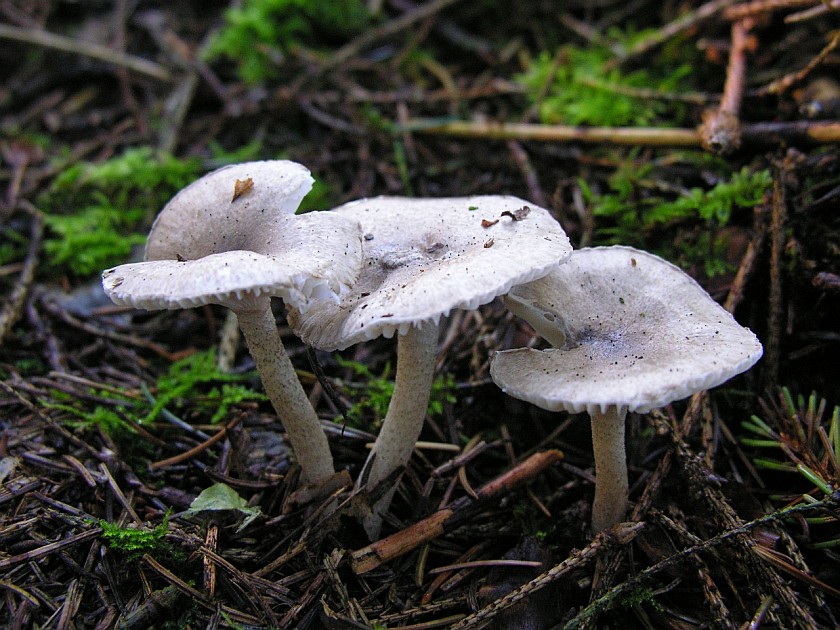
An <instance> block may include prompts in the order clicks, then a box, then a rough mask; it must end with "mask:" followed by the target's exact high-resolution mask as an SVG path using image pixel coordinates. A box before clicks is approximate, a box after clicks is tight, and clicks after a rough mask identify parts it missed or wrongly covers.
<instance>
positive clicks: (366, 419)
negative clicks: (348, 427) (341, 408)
mask: <svg viewBox="0 0 840 630" xmlns="http://www.w3.org/2000/svg"><path fill="white" fill-rule="evenodd" d="M336 360H337V361H338V364H339V365H340V366H341V367H345V368H350V369H351V370H353V372H354V374H355V375H356V376H357V377H359V378H361V379H362V380H364V381H365V383H364V385H363V386H362V391H361V394H360V396H359V398H358V400H356V402H354V403H353V405H352V406H351V407H350V409H348V411H347V418H348V419H349V420H350V421H351V423H353V426H357V427H360V428H363V429H366V430H378V429H379V427H381V426H382V420H383V419H384V418H385V414H386V413H387V412H388V405H389V404H390V402H391V397H392V396H393V394H394V381H392V380H391V379H390V376H391V366H390V364H387V365H386V366H385V369H384V370H383V372H382V374H380V375H378V376H377V375H375V374H373V372H371V371H370V369H369V368H368V367H367V366H365V365H363V364H362V363H359V362H357V361H349V360H347V359H343V358H341V357H340V356H338V357H336ZM454 391H455V379H454V378H453V377H452V375H451V374H441V375H440V376H438V377H437V378H436V379H435V380H434V382H433V383H432V391H431V394H430V396H429V408H428V411H427V413H428V414H429V415H430V416H432V417H434V416H440V415H441V414H442V413H443V411H444V405H445V404H447V403H449V404H454V403H455V402H456V400H457V399H456V398H455V395H454Z"/></svg>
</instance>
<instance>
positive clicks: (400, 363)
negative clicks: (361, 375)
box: [289, 196, 571, 538]
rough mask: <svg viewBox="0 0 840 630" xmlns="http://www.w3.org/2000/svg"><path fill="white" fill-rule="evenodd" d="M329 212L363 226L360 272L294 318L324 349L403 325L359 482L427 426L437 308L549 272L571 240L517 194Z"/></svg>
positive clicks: (382, 474)
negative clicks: (346, 286) (344, 289)
mask: <svg viewBox="0 0 840 630" xmlns="http://www.w3.org/2000/svg"><path fill="white" fill-rule="evenodd" d="M332 212H333V213H335V214H337V215H339V216H342V217H347V218H348V219H353V220H356V221H358V222H359V223H360V224H361V226H362V232H363V234H364V242H363V247H364V261H363V264H362V272H361V275H360V276H359V279H358V281H357V282H356V284H355V285H353V288H352V289H351V290H350V291H349V292H348V293H346V294H344V295H343V296H342V297H341V301H340V302H339V303H338V304H329V305H326V306H324V307H322V308H318V309H317V310H315V309H313V310H310V311H308V312H306V313H303V312H300V311H299V310H296V309H291V310H290V312H289V323H290V325H291V326H292V330H294V331H295V333H296V334H298V335H299V336H300V337H301V338H302V339H303V340H304V341H305V342H306V343H307V344H309V345H312V346H314V347H316V348H320V349H322V350H343V349H345V348H347V347H349V346H351V345H353V344H356V343H359V342H362V341H366V340H370V339H374V338H376V337H380V336H383V337H392V336H393V335H394V334H395V333H396V334H398V335H399V343H398V344H397V371H396V376H395V387H394V393H393V397H392V398H391V400H390V404H389V407H388V412H387V414H386V416H385V419H384V422H383V426H382V429H381V431H380V433H379V436H378V437H377V439H376V442H375V444H374V447H373V450H372V452H371V454H370V457H369V458H368V461H367V463H366V464H365V467H364V468H363V472H362V474H361V475H360V477H359V481H358V482H357V484H358V485H362V484H363V483H365V482H366V483H368V484H369V485H371V487H373V486H375V485H376V484H378V483H379V482H381V481H382V480H383V479H385V478H386V477H387V476H388V475H389V474H390V473H392V472H393V471H394V470H396V469H397V468H399V467H400V466H403V465H404V464H405V463H406V462H407V461H408V459H409V457H410V456H411V453H412V451H413V449H414V444H415V442H416V441H417V438H418V437H419V435H420V432H421V430H422V427H423V421H424V419H425V417H426V409H427V407H428V403H429V393H430V390H431V385H432V380H433V376H434V367H435V356H436V352H437V343H438V324H439V321H440V318H441V317H442V316H446V315H448V314H449V312H450V311H452V310H453V309H475V308H477V307H478V306H479V305H481V304H485V303H487V302H490V301H491V300H493V298H495V297H496V296H497V295H502V294H504V293H507V292H508V291H509V290H510V288H511V287H512V286H514V285H516V284H520V283H522V282H528V281H529V280H533V279H536V278H538V277H540V276H542V275H545V274H546V273H548V272H549V271H551V270H552V269H554V268H555V267H557V266H558V265H559V263H560V262H562V261H564V260H565V259H566V257H568V255H569V254H570V252H571V246H570V245H569V240H568V238H567V237H566V234H565V233H564V232H563V229H562V228H561V227H560V225H559V223H557V221H556V220H555V219H554V218H553V217H552V216H551V215H550V214H549V212H548V211H547V210H545V209H542V208H537V207H533V206H532V207H530V208H529V207H528V206H527V205H526V204H525V202H524V201H523V200H522V199H519V198H517V197H510V196H480V197H461V198H443V199H407V198H399V197H377V198H373V199H365V200H361V201H356V202H351V203H349V204H345V205H344V206H341V207H339V208H336V209H335V210H333V211H332ZM392 496H393V489H392V490H391V492H390V493H386V495H385V496H384V497H383V498H382V499H380V500H379V501H378V502H377V503H376V505H374V515H373V517H372V518H371V519H368V520H367V522H366V523H365V526H366V529H367V530H368V534H369V535H370V536H371V538H375V537H376V536H377V535H378V530H379V525H380V524H381V518H380V515H381V514H383V513H384V512H385V511H386V510H387V509H388V506H389V504H390V500H391V497H392Z"/></svg>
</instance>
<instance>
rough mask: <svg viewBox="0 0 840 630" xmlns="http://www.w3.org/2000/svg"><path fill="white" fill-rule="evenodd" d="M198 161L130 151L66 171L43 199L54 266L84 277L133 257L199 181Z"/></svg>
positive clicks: (48, 247) (47, 241)
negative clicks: (159, 217) (158, 218)
mask: <svg viewBox="0 0 840 630" xmlns="http://www.w3.org/2000/svg"><path fill="white" fill-rule="evenodd" d="M200 169H201V163H200V161H198V160H179V159H176V158H174V157H172V156H169V155H158V154H155V153H154V152H153V151H152V150H151V149H150V148H149V147H140V148H133V149H128V150H126V151H125V152H124V153H123V154H122V155H120V156H117V157H115V158H112V159H110V160H106V161H105V162H102V163H99V164H93V163H89V162H83V163H77V164H74V165H73V166H71V167H69V168H68V169H66V170H65V171H63V172H62V173H61V174H60V175H59V176H58V177H57V178H56V179H55V182H54V183H53V186H52V187H51V189H50V190H49V191H48V192H47V193H46V194H44V195H42V197H41V198H40V199H39V204H40V206H41V208H43V210H44V211H45V221H46V225H47V227H48V231H47V237H46V239H45V242H44V248H45V250H46V253H47V254H48V258H47V260H48V263H49V265H50V266H51V267H52V268H53V269H55V270H58V271H60V272H70V273H73V274H76V275H80V276H87V275H92V274H98V273H99V272H101V271H102V269H104V268H106V267H110V266H113V265H114V264H117V263H119V262H122V261H124V260H125V259H126V258H128V256H129V254H130V252H131V249H132V248H133V247H135V246H138V245H142V244H143V243H144V242H145V237H144V236H141V235H140V234H138V233H136V232H137V231H138V230H141V229H142V230H143V231H145V229H146V228H147V227H148V225H149V224H151V220H152V218H153V217H154V216H155V214H156V213H157V212H158V211H159V210H160V208H161V207H162V206H163V205H164V204H165V203H166V202H167V201H168V200H169V199H170V198H171V197H172V195H173V194H174V193H175V192H176V191H177V190H179V189H181V188H183V187H184V186H186V185H187V184H188V183H190V182H191V181H192V180H194V179H195V178H196V176H197V175H198V174H199V172H200Z"/></svg>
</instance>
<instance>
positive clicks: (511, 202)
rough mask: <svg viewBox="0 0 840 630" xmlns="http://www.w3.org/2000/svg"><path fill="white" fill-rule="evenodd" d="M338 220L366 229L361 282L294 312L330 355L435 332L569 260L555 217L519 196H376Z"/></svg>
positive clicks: (349, 207) (296, 325) (304, 332)
mask: <svg viewBox="0 0 840 630" xmlns="http://www.w3.org/2000/svg"><path fill="white" fill-rule="evenodd" d="M526 207H528V210H523V208H526ZM520 211H521V212H520ZM332 213H335V214H337V215H339V216H342V217H345V218H348V219H352V220H355V221H358V222H359V223H360V224H361V226H362V232H363V234H364V242H363V246H364V261H363V264H362V272H361V274H360V276H359V280H358V281H357V282H356V284H355V285H354V286H353V287H352V289H351V291H349V292H348V293H346V294H344V295H343V296H342V298H341V301H340V303H339V304H335V305H329V304H328V305H324V307H323V308H318V309H317V310H310V311H308V312H307V313H306V314H302V313H299V312H295V311H294V310H292V311H291V312H290V313H289V323H290V324H291V326H292V328H293V330H294V331H295V333H296V334H298V335H299V336H300V337H301V338H302V339H303V340H304V341H305V342H306V343H308V344H310V345H313V346H315V347H317V348H321V349H324V350H340V349H344V348H347V347H348V346H351V345H353V344H355V343H359V342H361V341H366V340H369V339H374V338H376V337H379V336H384V337H391V336H393V335H394V334H395V333H399V334H405V333H406V332H407V331H408V330H409V328H410V327H411V326H420V325H422V324H423V323H432V324H435V325H437V324H438V322H439V320H440V318H441V316H445V315H448V314H449V312H450V311H452V310H453V309H474V308H477V307H478V306H479V305H481V304H485V303H487V302H490V301H491V300H492V299H493V298H494V297H496V296H498V295H502V294H504V293H506V292H507V291H509V290H510V288H511V287H513V286H514V285H517V284H521V283H523V282H528V281H530V280H533V279H535V278H538V277H540V276H542V275H545V274H546V273H548V272H549V271H551V270H552V269H554V268H555V267H557V266H559V264H560V263H561V262H563V261H564V260H565V259H566V258H567V257H568V256H569V254H570V253H571V245H570V244H569V239H568V238H567V237H566V234H565V232H563V229H562V228H561V227H560V225H559V223H558V222H557V221H556V220H555V219H554V218H553V217H552V216H551V214H550V213H549V212H548V211H547V210H545V209H543V208H539V207H536V206H533V205H530V204H527V202H525V201H523V200H522V199H519V198H517V197H511V196H477V197H453V198H440V199H410V198H401V197H375V198H372V199H364V200H360V201H355V202H351V203H349V204H345V205H343V206H340V207H339V208H336V209H335V210H333V211H332ZM503 213H508V214H505V215H503ZM510 215H513V216H510Z"/></svg>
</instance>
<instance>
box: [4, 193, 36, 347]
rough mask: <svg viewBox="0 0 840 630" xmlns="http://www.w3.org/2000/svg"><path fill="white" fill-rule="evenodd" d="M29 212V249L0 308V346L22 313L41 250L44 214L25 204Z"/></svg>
mask: <svg viewBox="0 0 840 630" xmlns="http://www.w3.org/2000/svg"><path fill="white" fill-rule="evenodd" d="M26 209H27V211H28V212H29V214H31V215H32V225H31V226H30V229H29V231H30V236H29V251H28V252H27V253H26V258H25V259H24V261H23V268H22V269H21V272H20V276H18V280H17V282H16V283H15V286H14V288H13V289H12V292H11V293H10V294H9V299H8V300H7V301H6V303H5V304H4V305H3V309H2V310H0V347H2V346H3V339H5V338H6V335H8V334H9V332H10V331H11V330H12V327H13V326H14V325H15V323H16V322H17V321H18V320H19V319H20V316H21V315H22V314H23V305H24V304H25V303H26V296H27V295H29V289H30V287H31V286H32V282H33V281H34V279H35V268H36V267H37V266H38V253H39V252H40V250H41V239H42V237H43V235H44V216H43V215H42V214H41V212H40V211H39V210H38V209H37V208H35V207H34V206H30V205H29V204H27V205H26Z"/></svg>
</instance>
